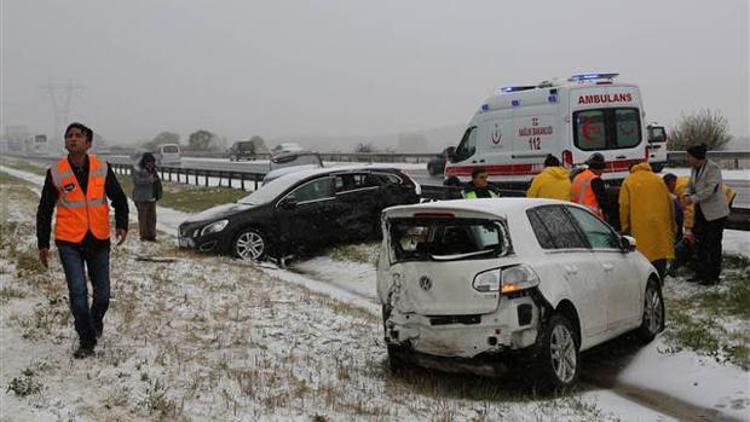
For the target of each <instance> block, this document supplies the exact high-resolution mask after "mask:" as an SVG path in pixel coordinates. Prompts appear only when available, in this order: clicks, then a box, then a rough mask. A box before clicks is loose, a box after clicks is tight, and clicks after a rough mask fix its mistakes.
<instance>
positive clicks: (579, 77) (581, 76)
mask: <svg viewBox="0 0 750 422" xmlns="http://www.w3.org/2000/svg"><path fill="white" fill-rule="evenodd" d="M619 75H620V74H619V73H576V74H575V75H573V76H571V77H570V78H568V81H569V82H581V81H593V80H597V79H614V78H616V77H617V76H619Z"/></svg>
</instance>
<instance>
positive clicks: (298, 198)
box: [178, 166, 421, 260]
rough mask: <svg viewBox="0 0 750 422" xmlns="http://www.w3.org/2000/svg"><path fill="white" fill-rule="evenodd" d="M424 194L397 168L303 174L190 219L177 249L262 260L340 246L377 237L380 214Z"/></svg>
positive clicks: (334, 170) (363, 168)
mask: <svg viewBox="0 0 750 422" xmlns="http://www.w3.org/2000/svg"><path fill="white" fill-rule="evenodd" d="M420 194H421V188H420V186H419V184H417V183H416V182H415V181H414V180H413V179H412V178H411V177H409V176H408V175H407V174H406V173H404V172H402V171H401V170H398V169H393V168H376V167H368V166H357V167H346V168H325V169H309V170H301V171H298V172H294V173H291V174H287V175H285V176H281V177H279V178H278V179H276V180H274V181H272V182H270V183H268V184H266V185H263V186H262V187H261V188H260V189H259V190H257V191H255V192H253V193H252V194H250V195H248V196H247V197H245V198H243V199H241V200H239V201H237V202H236V203H233V204H225V205H220V206H218V207H214V208H211V209H208V210H206V211H203V212H201V213H199V214H196V215H194V216H191V217H190V218H188V219H187V220H185V221H184V222H183V223H182V224H181V225H180V227H179V233H178V234H179V238H178V240H179V244H180V246H181V247H187V248H195V249H198V250H199V251H202V252H214V253H221V254H227V255H233V256H236V257H239V258H242V259H252V260H262V259H264V258H266V257H267V256H269V255H270V256H273V257H284V256H286V255H288V254H292V253H297V252H299V251H300V250H302V251H306V250H311V249H312V248H314V247H319V246H325V245H329V244H333V243H337V242H346V241H350V240H359V239H365V238H368V237H378V236H379V235H380V234H381V233H380V212H381V211H382V210H383V209H384V208H386V207H389V206H392V205H398V204H413V203H416V202H418V201H419V195H420Z"/></svg>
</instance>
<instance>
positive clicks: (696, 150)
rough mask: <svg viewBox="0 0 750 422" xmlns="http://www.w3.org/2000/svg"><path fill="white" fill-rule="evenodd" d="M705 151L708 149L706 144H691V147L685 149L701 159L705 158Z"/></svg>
mask: <svg viewBox="0 0 750 422" xmlns="http://www.w3.org/2000/svg"><path fill="white" fill-rule="evenodd" d="M706 151H708V147H706V144H699V145H693V146H692V147H690V148H688V149H687V153H688V154H690V155H691V156H693V157H695V158H697V159H699V160H703V159H705V158H706Z"/></svg>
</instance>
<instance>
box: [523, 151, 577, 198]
mask: <svg viewBox="0 0 750 422" xmlns="http://www.w3.org/2000/svg"><path fill="white" fill-rule="evenodd" d="M570 186H571V183H570V173H568V170H566V169H565V168H563V167H560V160H558V159H557V157H555V156H554V155H552V154H550V155H547V158H546V159H545V160H544V170H543V171H542V172H541V173H539V174H537V175H536V176H535V177H534V180H532V181H531V186H530V187H529V190H527V191H526V197H527V198H550V199H559V200H561V201H570Z"/></svg>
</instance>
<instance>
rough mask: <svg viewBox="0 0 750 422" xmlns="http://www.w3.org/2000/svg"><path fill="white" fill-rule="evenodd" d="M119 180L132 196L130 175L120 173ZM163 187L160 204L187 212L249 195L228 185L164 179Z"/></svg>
mask: <svg viewBox="0 0 750 422" xmlns="http://www.w3.org/2000/svg"><path fill="white" fill-rule="evenodd" d="M117 181H118V182H120V185H121V186H122V190H123V191H125V194H126V195H127V196H128V197H130V198H132V196H133V179H132V178H131V177H130V175H129V174H118V175H117ZM162 187H163V190H164V196H163V197H162V199H161V200H160V201H159V202H158V204H159V205H160V206H162V207H167V208H174V209H176V210H180V211H185V212H198V211H203V210H206V209H208V208H211V207H215V206H217V205H221V204H227V203H232V202H236V201H237V200H238V199H241V198H244V197H245V196H247V195H248V192H245V191H242V190H239V189H232V188H228V187H217V186H213V187H205V186H195V185H187V184H183V183H177V182H169V181H164V180H162Z"/></svg>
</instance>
